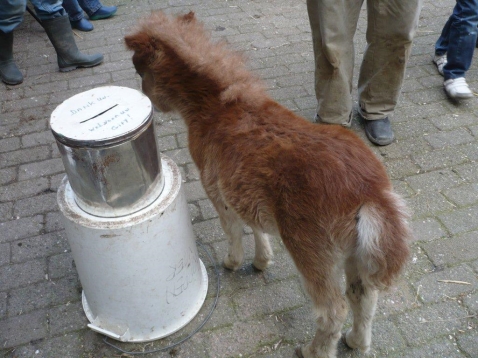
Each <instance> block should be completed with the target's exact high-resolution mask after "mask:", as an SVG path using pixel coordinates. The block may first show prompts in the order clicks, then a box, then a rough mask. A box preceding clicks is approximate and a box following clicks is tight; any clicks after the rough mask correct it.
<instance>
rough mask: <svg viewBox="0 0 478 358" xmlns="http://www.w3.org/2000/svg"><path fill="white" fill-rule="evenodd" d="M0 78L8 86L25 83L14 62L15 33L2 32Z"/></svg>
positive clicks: (0, 39) (0, 35)
mask: <svg viewBox="0 0 478 358" xmlns="http://www.w3.org/2000/svg"><path fill="white" fill-rule="evenodd" d="M0 78H1V79H2V81H3V82H5V83H6V84H8V85H18V84H20V83H22V82H23V75H22V73H21V72H20V70H19V69H18V67H17V65H16V64H15V61H13V32H9V33H4V32H3V31H0Z"/></svg>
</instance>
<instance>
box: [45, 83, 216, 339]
mask: <svg viewBox="0 0 478 358" xmlns="http://www.w3.org/2000/svg"><path fill="white" fill-rule="evenodd" d="M50 125H51V130H52V132H53V135H54V136H55V138H56V141H57V145H58V148H59V150H60V153H61V156H62V160H63V164H64V166H65V170H66V173H67V175H66V176H65V178H64V179H63V181H62V183H61V185H60V187H59V189H58V205H59V207H60V211H61V214H62V215H61V216H62V222H63V224H64V227H65V230H66V233H67V236H68V242H69V244H70V247H71V252H72V255H73V259H74V260H75V264H76V268H77V271H78V275H79V277H80V282H81V284H82V287H83V294H82V303H83V309H84V311H85V313H86V316H87V318H88V320H89V321H90V322H91V323H90V324H89V325H88V326H89V327H90V328H91V329H93V330H94V331H97V332H99V333H102V334H104V335H106V336H109V337H111V338H114V339H117V340H120V341H124V342H145V341H151V340H155V339H159V338H162V337H165V336H167V335H170V334H172V333H174V332H176V331H178V330H179V329H181V328H182V327H184V326H185V325H186V324H187V323H189V322H190V321H191V320H192V319H193V318H194V316H195V315H196V314H197V313H198V311H199V309H200V308H201V306H202V304H203V303H204V300H205V297H206V293H207V286H208V278H207V273H206V269H205V267H204V265H203V263H202V262H201V260H200V259H199V257H198V252H197V248H196V243H195V238H194V234H193V231H192V226H191V220H190V217H189V212H188V207H187V203H186V198H185V196H184V191H183V189H182V180H181V174H180V172H179V169H178V167H177V166H176V164H175V163H174V162H173V161H172V160H171V159H169V158H167V157H166V156H164V155H160V153H159V152H158V149H157V143H156V137H155V132H154V125H153V121H152V105H151V102H150V100H149V99H148V98H147V97H146V96H144V95H143V94H142V93H141V92H139V91H136V90H133V89H130V88H126V87H114V86H108V87H99V88H95V89H92V90H89V91H86V92H83V93H80V94H78V95H75V96H73V97H71V98H69V99H68V100H66V101H64V102H63V103H62V104H60V105H59V106H58V107H57V108H56V109H55V110H54V111H53V113H52V115H51V120H50Z"/></svg>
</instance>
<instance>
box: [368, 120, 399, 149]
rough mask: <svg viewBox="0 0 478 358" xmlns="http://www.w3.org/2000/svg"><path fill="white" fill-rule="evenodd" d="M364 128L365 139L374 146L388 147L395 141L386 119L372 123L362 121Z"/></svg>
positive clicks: (370, 121)
mask: <svg viewBox="0 0 478 358" xmlns="http://www.w3.org/2000/svg"><path fill="white" fill-rule="evenodd" d="M364 128H365V134H366V135H367V138H368V139H369V140H370V141H371V142H372V143H374V144H377V145H388V144H390V143H392V142H393V140H394V139H395V136H394V134H393V131H392V126H391V125H390V120H389V119H388V117H385V118H383V119H377V120H374V121H372V120H366V119H364Z"/></svg>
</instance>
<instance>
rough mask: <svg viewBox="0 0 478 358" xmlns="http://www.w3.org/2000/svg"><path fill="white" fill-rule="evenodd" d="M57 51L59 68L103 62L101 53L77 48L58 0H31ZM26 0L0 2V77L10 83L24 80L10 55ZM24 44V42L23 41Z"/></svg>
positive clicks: (69, 69)
mask: <svg viewBox="0 0 478 358" xmlns="http://www.w3.org/2000/svg"><path fill="white" fill-rule="evenodd" d="M30 2H31V3H32V5H33V7H34V8H35V12H36V14H37V16H38V18H39V20H40V21H41V25H42V26H43V28H44V29H45V32H46V34H47V35H48V38H49V39H50V41H51V43H52V45H53V47H54V48H55V51H56V54H57V62H58V67H59V68H60V71H61V72H66V71H72V70H74V69H76V68H79V67H93V66H97V65H99V64H100V63H102V62H103V55H102V54H100V53H97V54H93V55H85V54H83V53H81V52H80V51H79V50H78V47H77V46H76V42H75V38H74V37H73V31H72V29H71V26H70V22H69V20H68V16H67V14H66V11H65V9H64V8H63V7H62V2H61V0H30ZM26 6H27V0H2V5H1V6H0V79H1V80H2V81H3V82H5V83H6V84H9V85H18V84H20V83H22V82H23V74H22V73H21V72H20V70H19V69H18V67H17V65H16V63H15V61H14V59H13V30H14V29H15V28H16V27H17V26H18V25H20V23H21V22H22V21H23V15H24V13H25V11H26ZM24 45H25V46H26V44H24Z"/></svg>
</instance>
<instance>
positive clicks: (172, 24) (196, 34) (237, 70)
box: [137, 12, 264, 102]
mask: <svg viewBox="0 0 478 358" xmlns="http://www.w3.org/2000/svg"><path fill="white" fill-rule="evenodd" d="M137 29H138V32H142V33H144V34H146V35H148V36H149V37H150V40H151V41H152V42H153V46H154V43H158V44H160V46H165V47H167V48H168V49H169V50H170V51H173V52H174V53H175V55H176V56H177V59H178V60H180V61H183V63H184V64H185V65H186V66H187V67H188V68H189V69H190V70H191V71H192V72H195V73H197V74H198V75H199V76H206V77H207V78H208V79H211V80H213V81H214V82H215V83H217V84H218V86H219V88H220V89H221V100H222V101H225V102H230V101H237V100H238V99H239V98H244V96H247V97H248V99H249V100H250V99H251V98H256V99H257V94H258V93H257V91H260V92H262V93H263V91H264V86H263V84H262V81H260V79H259V78H257V77H256V76H254V75H252V73H251V72H250V71H249V70H247V68H246V66H245V58H244V56H243V55H242V54H240V53H238V52H235V51H232V50H230V49H229V48H227V45H226V43H225V42H224V41H213V40H212V39H211V35H210V33H209V32H208V31H206V30H205V29H204V26H203V24H202V23H201V22H199V21H197V20H196V17H195V16H194V13H193V12H190V13H188V14H186V15H179V16H174V17H172V16H168V15H166V14H164V13H163V12H154V13H152V14H151V15H150V16H148V17H146V18H144V19H142V20H141V21H140V22H139V24H138V28H137ZM259 97H262V96H259Z"/></svg>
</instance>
